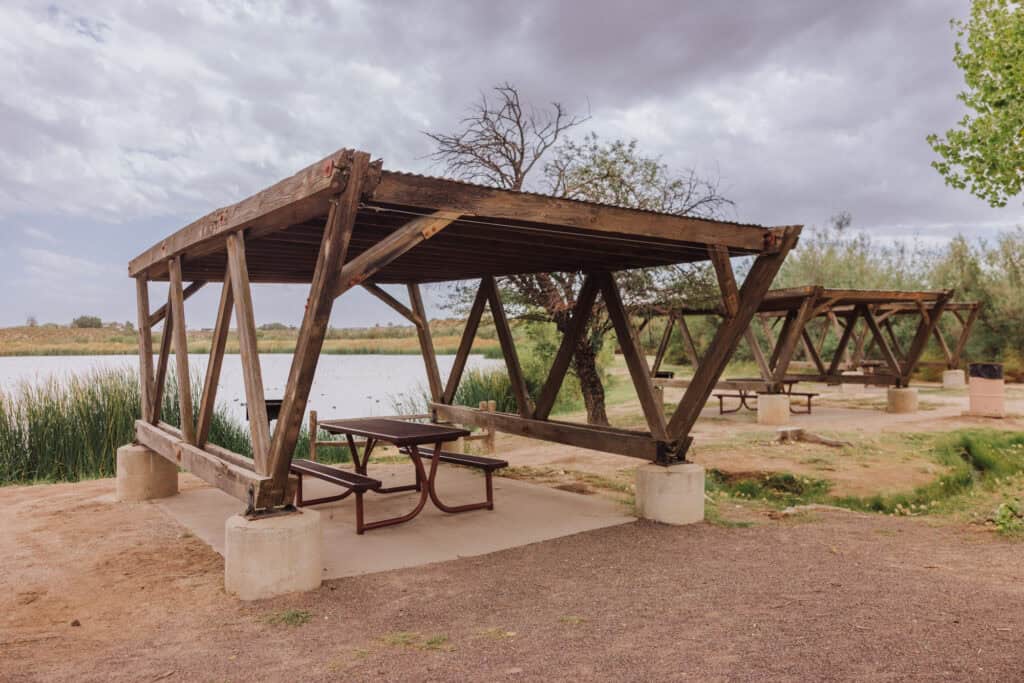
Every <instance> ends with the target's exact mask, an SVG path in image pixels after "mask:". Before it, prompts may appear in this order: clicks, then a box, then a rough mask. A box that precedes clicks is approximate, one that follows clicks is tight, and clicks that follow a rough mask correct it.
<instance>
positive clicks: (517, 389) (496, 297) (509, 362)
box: [480, 277, 533, 417]
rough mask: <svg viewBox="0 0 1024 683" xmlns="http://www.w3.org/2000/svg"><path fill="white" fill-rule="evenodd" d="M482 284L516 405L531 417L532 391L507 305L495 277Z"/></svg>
mask: <svg viewBox="0 0 1024 683" xmlns="http://www.w3.org/2000/svg"><path fill="white" fill-rule="evenodd" d="M480 286H481V287H485V288H486V292H487V301H488V302H489V303H490V305H491V316H492V317H493V318H494V329H495V331H496V332H497V333H498V343H499V344H500V345H501V355H502V356H504V358H505V367H506V368H508V378H509V382H510V383H511V384H512V395H513V396H515V399H516V406H517V407H518V408H519V414H520V415H522V416H523V417H529V416H531V415H533V406H532V405H531V403H530V391H529V389H527V388H526V380H525V379H524V378H523V368H522V366H521V365H520V363H519V354H518V353H517V352H516V343H515V340H514V339H513V338H512V328H511V327H510V326H509V324H508V318H507V317H505V307H504V305H503V304H502V303H501V295H500V294H498V285H497V283H495V281H494V278H493V277H485V278H483V281H482V282H481V285H480Z"/></svg>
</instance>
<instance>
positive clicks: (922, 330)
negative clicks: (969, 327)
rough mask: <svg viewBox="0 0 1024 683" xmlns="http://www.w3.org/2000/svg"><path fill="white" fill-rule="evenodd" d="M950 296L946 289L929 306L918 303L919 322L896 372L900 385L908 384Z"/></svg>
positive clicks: (951, 294) (951, 293) (951, 295)
mask: <svg viewBox="0 0 1024 683" xmlns="http://www.w3.org/2000/svg"><path fill="white" fill-rule="evenodd" d="M952 297H953V292H952V291H948V292H944V293H943V294H941V295H940V296H939V298H938V299H937V300H936V301H935V303H934V304H933V305H932V307H931V308H925V306H924V304H920V307H921V322H920V324H918V326H917V333H916V334H915V335H914V339H913V341H911V342H910V346H909V347H908V348H907V360H906V362H905V363H904V364H903V371H902V372H899V373H897V374H898V375H899V377H900V386H904V387H905V386H907V385H908V384H910V377H911V375H913V374H914V370H916V369H917V364H918V363H919V362H920V361H921V354H923V353H924V347H925V345H926V344H927V343H928V338H929V337H931V336H932V331H933V330H934V329H935V326H936V325H938V324H939V318H940V317H942V312H943V311H944V310H945V308H946V304H947V303H948V302H949V300H950V299H951V298H952Z"/></svg>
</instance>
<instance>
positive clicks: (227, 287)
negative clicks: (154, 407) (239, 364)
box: [196, 278, 235, 448]
mask: <svg viewBox="0 0 1024 683" xmlns="http://www.w3.org/2000/svg"><path fill="white" fill-rule="evenodd" d="M234 304H235V302H234V297H232V295H231V279H230V278H225V280H224V284H223V285H221V288H220V304H219V305H218V307H217V320H216V322H215V323H214V326H213V337H212V338H211V339H210V359H209V361H208V362H207V363H206V378H205V379H204V380H203V395H202V398H200V399H199V420H198V422H197V423H196V445H197V446H199V447H200V448H202V447H204V446H205V445H206V442H207V440H208V439H209V438H210V425H212V424H213V414H214V412H215V411H216V409H217V384H218V383H219V382H220V370H221V366H222V365H223V364H224V351H225V350H226V349H227V345H228V330H230V329H231V309H232V307H233V306H234Z"/></svg>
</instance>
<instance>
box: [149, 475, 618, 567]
mask: <svg viewBox="0 0 1024 683" xmlns="http://www.w3.org/2000/svg"><path fill="white" fill-rule="evenodd" d="M370 474H371V476H373V477H375V478H378V479H381V480H382V481H383V482H384V486H385V487H387V486H397V485H400V484H405V483H410V482H411V481H412V468H411V466H400V465H399V466H396V465H378V466H376V467H374V465H373V463H371V465H370ZM182 476H183V477H187V476H189V475H182ZM305 486H306V491H307V495H309V496H311V497H313V496H321V495H329V494H330V493H332V492H335V491H337V489H336V488H334V487H331V486H330V485H329V484H326V483H324V482H320V481H315V480H310V479H307V480H306V484H305ZM437 488H438V494H439V495H440V496H441V500H442V501H443V502H445V503H446V504H449V505H454V504H460V503H470V502H476V501H479V500H483V499H484V481H483V477H482V476H481V475H479V474H477V473H476V472H473V471H470V470H466V469H462V468H455V467H450V466H449V467H445V466H442V468H441V470H440V472H439V473H438V487H437ZM418 495H419V494H417V493H415V492H406V493H397V494H390V495H376V494H367V496H366V498H365V499H364V502H365V507H366V519H367V521H372V520H377V519H383V518H387V517H395V516H398V515H401V514H404V513H405V512H408V511H409V510H411V509H412V508H413V507H414V506H415V503H416V501H417V500H418V498H417V497H418ZM155 503H156V505H158V506H159V507H161V508H162V509H163V510H165V511H166V512H167V513H168V514H169V515H170V516H171V517H172V518H174V519H175V520H177V521H178V522H179V523H181V524H182V525H183V526H185V527H186V528H188V529H189V530H190V531H191V532H192V533H194V534H195V535H196V536H197V537H198V538H200V539H202V540H203V541H205V542H206V543H208V544H209V545H210V546H212V547H213V549H214V550H216V551H217V552H218V553H220V554H221V555H223V554H224V523H225V521H226V520H227V519H228V518H229V517H230V516H231V515H233V514H237V513H238V512H240V510H241V508H242V504H241V503H240V502H239V501H237V500H235V499H234V498H232V497H231V496H229V495H227V494H226V493H224V492H222V491H220V490H219V489H215V488H211V487H199V488H193V487H191V486H190V487H186V488H185V490H183V491H182V492H181V493H180V494H179V495H177V496H174V497H172V498H163V499H161V500H159V501H156V502H155ZM354 503H355V501H354V500H353V499H352V497H351V496H350V497H349V498H347V499H345V500H342V501H338V502H335V503H330V504H327V505H318V506H316V507H315V508H313V509H315V510H317V511H319V512H320V519H321V525H322V528H323V564H324V574H323V578H325V579H336V578H341V577H345V576H356V575H359V574H370V573H373V572H381V571H388V570H391V569H401V568H405V567H416V566H420V565H424V564H430V563H432V562H445V561H447V560H454V559H457V558H460V557H470V556H474V555H484V554H487V553H492V552H496V551H498V550H505V549H507V548H514V547H518V546H522V545H528V544H530V543H537V542H540V541H546V540H549V539H552V538H559V537H561V536H569V535H571V534H576V533H580V532H583V531H590V530H592V529H600V528H603V527H608V526H615V525H617V524H625V523H627V522H632V521H635V518H634V517H632V516H630V515H628V514H626V509H625V508H624V507H623V506H622V505H620V504H618V503H615V502H613V501H610V500H607V499H605V498H601V497H599V496H597V495H581V494H578V493H569V492H566V491H558V490H555V489H551V488H548V487H546V486H540V485H537V484H529V483H526V482H522V481H516V480H512V479H503V478H501V477H495V479H494V510H475V511H472V512H464V513H460V514H456V515H449V514H446V513H444V512H441V511H440V510H438V509H437V508H436V507H434V505H433V504H432V503H431V502H430V501H429V500H428V501H427V504H426V507H425V508H424V509H423V512H421V513H420V515H419V516H418V517H417V518H416V519H414V520H412V521H411V522H406V523H405V524H400V525H398V526H393V527H385V528H383V529H375V530H372V531H367V532H366V533H365V534H363V535H362V536H359V535H357V534H356V531H355V508H354Z"/></svg>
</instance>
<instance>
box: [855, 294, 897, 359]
mask: <svg viewBox="0 0 1024 683" xmlns="http://www.w3.org/2000/svg"><path fill="white" fill-rule="evenodd" d="M859 308H860V309H861V313H860V314H861V317H862V318H864V322H865V323H867V326H868V330H870V332H871V337H872V338H873V339H874V340H875V345H876V346H878V350H879V351H880V352H881V354H882V359H883V360H884V361H885V362H886V364H887V365H888V366H889V369H890V370H891V371H892V373H893V374H894V375H900V374H901V373H900V361H899V358H897V357H896V354H895V353H893V350H892V349H891V348H889V344H888V342H886V341H885V337H883V336H882V330H881V328H880V327H879V325H878V319H877V318H876V317H875V313H874V311H872V310H871V309H870V308H868V307H867V306H864V305H860V306H859Z"/></svg>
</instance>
